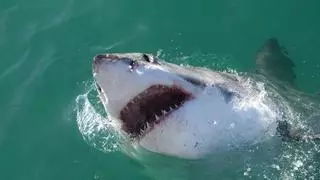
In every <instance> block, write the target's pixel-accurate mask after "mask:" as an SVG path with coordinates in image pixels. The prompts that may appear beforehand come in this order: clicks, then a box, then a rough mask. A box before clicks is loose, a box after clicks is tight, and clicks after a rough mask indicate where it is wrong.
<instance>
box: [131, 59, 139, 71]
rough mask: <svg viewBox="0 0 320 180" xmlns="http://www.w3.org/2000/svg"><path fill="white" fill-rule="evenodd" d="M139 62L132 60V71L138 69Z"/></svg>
mask: <svg viewBox="0 0 320 180" xmlns="http://www.w3.org/2000/svg"><path fill="white" fill-rule="evenodd" d="M138 65H139V64H138V62H137V61H134V60H130V63H129V66H130V69H131V70H135V69H136V68H137V67H138Z"/></svg>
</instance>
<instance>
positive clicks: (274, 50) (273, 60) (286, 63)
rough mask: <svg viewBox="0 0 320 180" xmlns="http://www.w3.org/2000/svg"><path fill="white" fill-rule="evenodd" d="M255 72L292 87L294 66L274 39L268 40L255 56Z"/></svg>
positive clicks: (294, 76) (286, 53) (294, 77)
mask: <svg viewBox="0 0 320 180" xmlns="http://www.w3.org/2000/svg"><path fill="white" fill-rule="evenodd" d="M255 62H256V70H257V71H258V72H260V73H262V74H265V75H266V76H269V77H274V78H276V79H278V80H280V81H282V82H286V83H288V84H290V85H294V81H295V79H296V75H295V73H294V70H293V68H294V67H295V64H294V63H293V62H292V61H291V59H289V57H288V52H287V51H286V50H285V49H283V48H281V47H280V45H279V42H278V40H277V39H276V38H270V39H268V40H267V41H266V43H265V44H264V45H263V47H262V48H261V49H260V51H258V53H257V55H256V59H255Z"/></svg>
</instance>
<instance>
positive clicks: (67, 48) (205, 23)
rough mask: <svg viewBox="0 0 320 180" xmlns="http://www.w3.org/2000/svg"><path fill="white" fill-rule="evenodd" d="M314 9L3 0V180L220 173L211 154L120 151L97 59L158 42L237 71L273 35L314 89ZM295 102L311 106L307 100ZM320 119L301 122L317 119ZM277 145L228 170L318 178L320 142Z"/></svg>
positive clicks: (290, 0) (179, 57)
mask: <svg viewBox="0 0 320 180" xmlns="http://www.w3.org/2000/svg"><path fill="white" fill-rule="evenodd" d="M318 7H320V1H317V0H309V1H301V0H270V1H257V0H244V1H236V0H216V1H211V0H202V1H200V2H199V1H183V2H181V1H171V0H162V1H156V0H150V1H146V0H136V1H131V0H117V1H116V0H93V1H85V0H56V1H52V0H41V1H40V0H29V1H23V0H1V2H0V115H1V116H0V152H1V153H0V179H1V180H2V179H4V180H7V179H8V180H20V179H26V180H43V179H45V180H57V179H59V180H64V179H68V180H82V179H83V180H88V179H96V180H98V179H99V180H106V179H107V180H109V179H119V180H121V179H123V180H127V179H139V180H148V179H169V178H170V177H174V178H176V179H188V178H189V179H200V177H204V178H209V179H219V178H220V177H215V176H214V177H213V174H217V172H216V173H213V172H214V171H213V170H217V168H215V166H214V167H212V161H201V162H193V161H192V162H190V161H184V160H176V159H172V158H167V157H162V156H160V157H159V156H153V155H151V154H148V153H147V152H135V153H134V154H136V156H131V157H129V156H128V155H126V154H130V152H132V150H131V149H127V150H125V152H123V151H124V149H125V148H123V146H122V144H121V143H120V144H119V142H122V139H121V138H120V137H119V136H117V133H115V132H114V131H113V128H112V126H111V125H110V123H109V121H108V119H106V118H105V116H104V115H105V114H104V110H103V108H101V106H100V105H99V103H98V100H99V99H98V98H97V97H96V95H97V94H95V90H94V89H93V88H92V87H91V85H92V83H93V82H92V81H93V79H92V71H91V63H92V57H93V56H94V55H96V54H100V53H105V52H136V51H139V52H148V53H154V54H157V52H158V51H159V49H161V50H160V52H162V53H159V54H160V57H161V58H163V59H164V60H166V61H169V62H173V63H176V64H183V65H188V64H189V65H194V66H202V67H207V68H213V69H218V70H226V69H233V70H234V71H236V72H238V73H240V72H248V71H250V70H252V69H253V68H254V56H255V53H256V52H257V50H258V49H259V48H260V47H261V45H262V44H263V43H264V42H265V40H266V39H267V38H270V37H276V38H278V39H279V42H280V43H281V45H282V46H283V47H284V48H286V50H287V51H288V53H289V56H290V58H291V59H292V60H293V61H294V63H295V65H296V67H295V68H294V70H295V73H296V75H297V80H296V82H295V83H296V85H297V86H298V87H299V89H300V90H301V91H303V92H308V93H313V94H314V93H316V92H319V90H320V84H319V82H320V54H319V47H320V35H319V32H320V21H319V17H320V11H319V8H318ZM290 98H291V99H294V100H295V102H296V103H297V104H298V105H303V106H304V109H308V107H310V104H308V102H312V101H305V100H300V101H299V100H297V99H295V96H294V94H292V95H290ZM76 100H77V101H76ZM283 102H285V101H283ZM302 102H304V103H302ZM292 112H300V111H292ZM305 114H308V112H305ZM318 116H319V115H317V114H310V119H308V118H307V119H303V118H302V117H301V116H299V115H297V116H296V117H297V118H295V119H296V120H297V121H299V122H310V123H314V124H317V118H316V117H318ZM80 120H81V121H80ZM300 120H301V121H300ZM302 124H303V123H302ZM315 131H316V130H315ZM318 131H319V130H318ZM308 146H309V147H308ZM282 147H283V148H282V149H280V152H282V154H280V156H279V159H277V160H276V161H274V162H270V163H269V162H268V164H266V165H264V164H259V163H254V162H253V161H245V162H248V163H247V164H246V166H245V167H242V168H240V169H238V171H226V172H220V174H222V176H221V177H223V176H226V178H227V177H233V178H231V179H250V178H251V179H268V178H269V179H319V171H318V169H319V165H318V163H319V153H318V149H317V148H318V144H312V143H308V144H304V145H303V144H284V145H283V146H282ZM261 153H262V155H264V154H265V153H264V152H261ZM141 154H142V155H143V156H141ZM138 155H139V156H138ZM249 155H250V153H249ZM234 157H237V155H236V154H235V155H232V154H230V159H234ZM243 157H248V156H243ZM168 162H171V165H170V166H167V163H168ZM220 165H225V166H226V167H228V166H229V165H228V164H227V163H220ZM257 166H258V167H257ZM259 166H260V167H259ZM232 168H233V167H230V170H231V169H232ZM226 169H227V170H228V168H226ZM210 170H212V171H210ZM194 172H196V173H194ZM257 176H258V177H257ZM234 177H236V178H234Z"/></svg>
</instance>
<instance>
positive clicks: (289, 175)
mask: <svg viewBox="0 0 320 180" xmlns="http://www.w3.org/2000/svg"><path fill="white" fill-rule="evenodd" d="M161 53H162V52H161V51H160V52H158V56H160V55H159V54H161ZM229 72H230V71H229ZM231 73H232V72H231ZM234 73H235V74H237V73H236V72H234ZM262 82H264V80H263V81H262ZM86 83H87V85H86V88H87V90H86V92H85V93H83V94H81V95H79V96H78V97H77V98H76V113H77V124H78V128H79V130H80V132H81V134H82V136H83V138H84V140H85V141H86V142H87V143H88V144H89V145H90V146H93V147H94V148H96V149H98V150H100V151H102V152H106V153H108V152H114V151H119V150H120V151H123V146H121V141H122V142H123V139H121V137H120V136H119V135H118V133H117V132H116V131H115V129H114V124H112V122H111V121H110V120H108V119H107V118H104V117H106V116H105V115H102V114H103V112H102V111H104V109H103V107H102V105H101V104H99V103H97V102H98V101H99V98H97V93H96V92H95V90H94V87H95V85H94V83H93V82H86ZM242 83H244V84H245V85H246V87H248V88H256V89H258V92H259V95H258V96H257V97H258V99H248V101H246V103H250V102H252V103H253V105H254V103H260V104H256V105H257V106H263V105H266V104H265V103H268V102H267V101H266V102H264V100H265V98H266V97H268V96H274V94H272V93H274V92H275V91H277V92H278V91H281V89H278V88H275V87H274V86H272V84H271V85H270V84H268V83H267V82H264V83H257V84H255V87H253V85H252V81H250V79H246V80H243V81H242ZM286 93H288V92H286ZM294 93H295V92H292V94H290V97H292V98H291V99H289V100H288V99H284V98H281V97H277V101H276V104H277V106H279V107H281V108H280V111H281V112H273V111H274V109H273V108H271V109H270V108H263V107H262V109H265V110H266V111H269V113H267V114H272V113H270V111H271V112H273V114H274V115H275V116H281V115H282V116H283V115H284V116H286V119H287V120H290V121H291V122H293V123H296V125H297V126H301V127H304V126H305V124H306V123H307V122H306V121H307V119H308V118H307V117H306V116H305V115H304V114H303V113H300V112H298V111H299V107H297V108H292V104H295V105H298V104H302V102H310V101H308V100H305V101H302V100H301V99H299V100H297V99H296V98H294V97H296V96H295V95H294ZM290 101H291V102H290ZM261 102H263V103H261ZM240 105H245V104H240ZM315 107H318V106H315ZM315 109H317V108H315ZM100 111H101V112H100ZM315 117H320V115H315ZM272 148H278V150H279V151H280V153H279V155H278V156H277V157H276V158H274V157H268V153H269V151H270V149H272ZM258 151H260V156H259V157H258V158H257V159H252V158H251V157H250V156H252V154H253V153H259V152H258ZM228 153H230V154H229V155H228V157H226V159H222V161H221V163H222V164H219V165H220V166H225V167H227V171H224V173H223V174H224V175H226V174H228V173H229V174H231V173H230V172H232V173H233V172H235V173H234V174H235V176H234V177H237V178H239V177H241V176H243V178H245V179H246V178H253V179H317V178H319V177H320V171H319V170H318V169H319V168H320V164H319V162H320V156H319V155H320V148H319V144H318V143H317V142H313V141H309V142H282V143H281V145H280V146H279V147H272V144H267V145H266V146H265V145H258V146H254V147H251V148H249V149H247V150H245V151H242V152H240V154H235V156H233V155H232V152H228ZM140 155H141V154H138V156H140ZM240 156H241V158H243V159H244V160H245V161H241V162H242V163H244V165H243V166H242V169H241V168H239V166H237V169H236V170H235V169H233V168H232V166H233V163H231V162H233V160H232V161H230V158H231V159H237V158H239V157H240ZM135 159H137V160H139V161H141V162H142V161H144V162H143V164H145V165H146V170H148V171H150V173H151V174H153V175H155V174H158V175H157V176H158V177H159V179H168V178H169V177H167V178H160V176H164V174H166V173H163V172H162V170H163V171H166V170H165V169H170V172H171V173H176V172H177V169H179V170H178V171H179V173H178V174H180V175H181V174H183V175H181V176H183V177H184V178H188V179H189V178H190V177H194V178H199V177H204V176H206V177H207V176H209V178H208V179H212V178H216V174H214V173H213V172H214V170H213V168H214V169H216V167H217V166H215V165H216V163H213V164H215V165H212V163H211V162H213V161H217V159H210V160H205V162H204V163H203V162H202V163H199V162H195V161H194V162H187V161H184V160H183V161H181V162H180V161H179V162H177V161H176V160H174V161H176V162H175V163H176V164H175V165H174V163H173V161H172V160H171V159H166V158H165V157H159V159H166V162H164V161H163V160H160V161H161V162H163V164H166V165H163V166H161V167H159V163H157V162H159V159H157V158H150V157H148V158H141V157H137V158H135ZM228 160H229V161H228ZM151 161H152V162H151ZM168 162H170V163H171V164H170V168H169V166H167V165H168V164H167V163H168ZM208 162H209V163H208ZM151 164H152V165H151ZM174 166H176V167H174ZM203 166H205V167H203ZM220 166H219V167H220ZM182 167H183V168H182ZM161 168H162V169H161ZM192 169H199V172H195V171H194V170H192ZM183 171H185V173H182V172H183ZM225 172H227V173H225ZM180 175H179V176H180ZM239 175H240V176H239ZM167 176H170V177H171V178H172V177H173V176H175V175H173V174H167ZM219 178H220V179H223V177H222V176H221V177H219ZM200 179H201V178H200ZM203 179H205V178H203Z"/></svg>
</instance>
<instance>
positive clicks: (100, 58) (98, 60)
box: [93, 54, 106, 65]
mask: <svg viewBox="0 0 320 180" xmlns="http://www.w3.org/2000/svg"><path fill="white" fill-rule="evenodd" d="M105 58H106V55H102V54H99V55H96V56H95V57H94V58H93V60H94V64H96V65H99V64H100V63H101V62H102V61H103V60H104V59H105Z"/></svg>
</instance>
